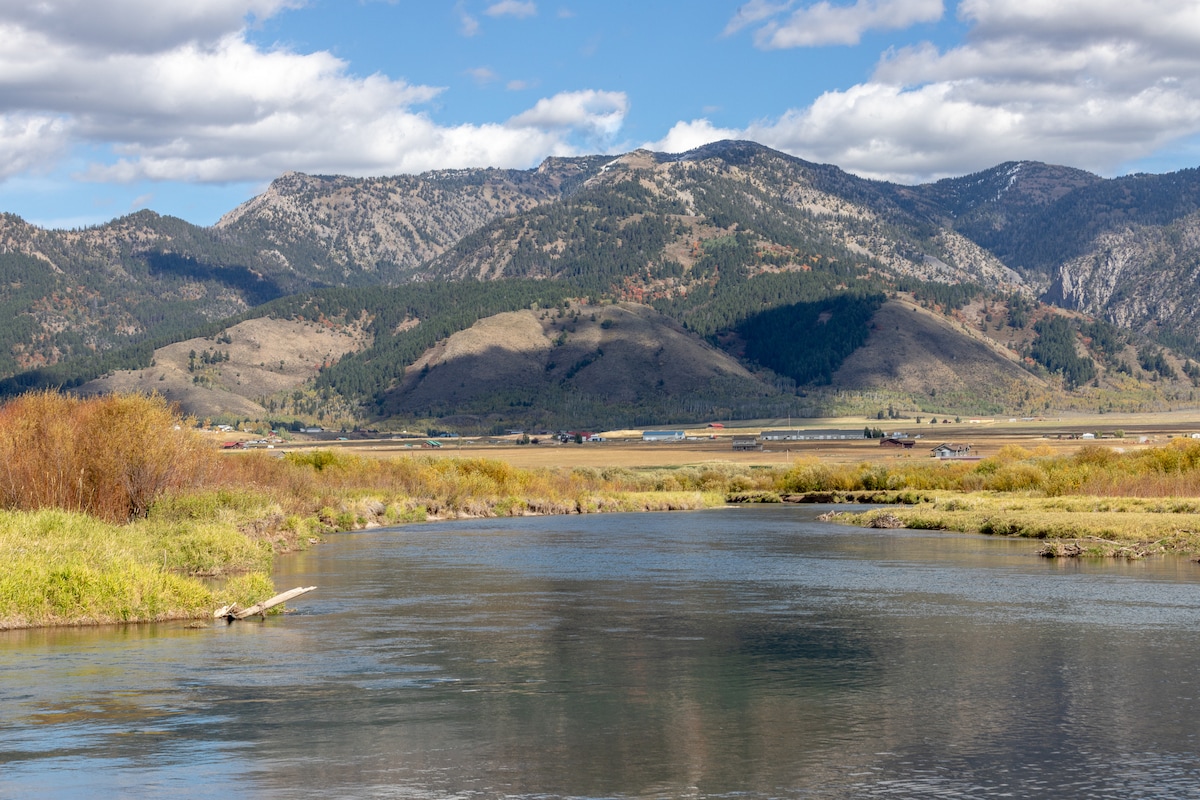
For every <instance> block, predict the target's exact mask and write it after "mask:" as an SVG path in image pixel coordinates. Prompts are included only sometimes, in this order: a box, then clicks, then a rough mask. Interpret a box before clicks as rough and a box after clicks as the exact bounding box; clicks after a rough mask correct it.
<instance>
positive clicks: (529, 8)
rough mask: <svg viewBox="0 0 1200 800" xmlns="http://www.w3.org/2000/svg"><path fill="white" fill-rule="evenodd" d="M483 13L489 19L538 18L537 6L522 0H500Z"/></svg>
mask: <svg viewBox="0 0 1200 800" xmlns="http://www.w3.org/2000/svg"><path fill="white" fill-rule="evenodd" d="M483 13H485V14H487V15H488V16H489V17H518V18H521V17H533V16H537V4H536V3H533V2H531V1H530V2H521V0H500V2H498V3H492V4H491V5H490V6H488V7H487V10H485V11H484V12H483Z"/></svg>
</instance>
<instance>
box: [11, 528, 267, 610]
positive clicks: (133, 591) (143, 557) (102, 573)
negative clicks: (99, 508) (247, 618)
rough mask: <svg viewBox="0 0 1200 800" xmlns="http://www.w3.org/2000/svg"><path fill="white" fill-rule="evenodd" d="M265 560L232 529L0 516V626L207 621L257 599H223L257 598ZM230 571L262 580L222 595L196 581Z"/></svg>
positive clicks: (246, 582) (232, 587)
mask: <svg viewBox="0 0 1200 800" xmlns="http://www.w3.org/2000/svg"><path fill="white" fill-rule="evenodd" d="M270 561H271V552H270V550H269V548H268V547H266V546H265V545H261V544H257V543H254V542H252V541H250V540H249V539H247V537H246V536H244V535H243V534H241V533H240V532H238V530H237V529H236V528H235V527H233V526H231V525H223V524H219V523H211V522H209V523H191V524H179V523H170V524H167V523H163V522H158V521H141V522H136V523H132V524H129V525H110V524H108V523H105V522H101V521H99V520H97V519H95V518H94V517H89V516H86V515H84V514H78V513H72V512H67V511H59V510H46V511H36V512H12V511H0V628H15V627H33V626H43V625H86V624H97V623H108V622H151V621H158V620H167V619H190V618H198V617H205V616H207V615H209V614H211V613H212V609H213V608H215V607H216V606H217V605H220V604H221V603H222V602H232V601H233V600H237V601H238V602H241V603H247V602H251V603H252V602H255V601H256V600H259V599H262V596H255V597H245V596H233V597H231V596H230V595H233V594H236V593H238V592H245V591H248V590H251V589H253V590H254V591H255V592H256V593H257V594H258V595H261V594H262V593H263V592H264V591H265V590H264V587H263V583H262V581H263V580H265V581H266V583H267V584H268V585H269V583H270V579H269V578H268V577H266V575H265V571H266V570H268V569H269V568H270ZM231 573H246V574H247V575H259V576H261V577H260V578H258V579H254V578H245V579H244V580H243V581H242V582H240V583H238V582H232V583H231V585H227V586H226V588H225V589H224V590H222V591H221V592H214V591H213V590H212V589H210V588H209V587H208V586H207V585H206V584H205V582H204V581H202V580H201V579H200V577H199V576H202V575H221V574H231ZM255 581H256V583H255ZM255 587H257V588H255ZM268 596H269V595H268ZM227 598H228V599H227Z"/></svg>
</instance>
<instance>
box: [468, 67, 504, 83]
mask: <svg viewBox="0 0 1200 800" xmlns="http://www.w3.org/2000/svg"><path fill="white" fill-rule="evenodd" d="M467 74H468V75H470V76H471V77H472V78H474V79H475V82H476V83H478V84H480V85H481V86H486V85H487V84H489V83H494V82H495V81H496V80H498V79H499V78H500V76H499V75H497V74H496V71H495V70H494V69H492V68H491V67H475V68H473V69H469V70H467Z"/></svg>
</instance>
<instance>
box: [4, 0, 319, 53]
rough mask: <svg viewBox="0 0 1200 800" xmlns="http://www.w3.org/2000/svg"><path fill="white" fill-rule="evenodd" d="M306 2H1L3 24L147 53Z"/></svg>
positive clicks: (230, 29)
mask: <svg viewBox="0 0 1200 800" xmlns="http://www.w3.org/2000/svg"><path fill="white" fill-rule="evenodd" d="M302 2H303V0H189V1H188V2H163V0H105V2H97V0H36V2H34V1H33V0H0V26H12V27H13V28H17V29H20V30H23V31H27V32H30V33H34V34H40V35H42V36H45V37H47V38H48V39H50V40H53V41H56V42H61V43H63V44H69V45H72V46H76V47H83V48H94V49H98V50H102V51H105V52H107V51H111V50H113V49H119V50H124V51H127V52H135V53H146V52H153V51H155V50H161V49H163V48H168V47H174V46H176V45H181V44H184V43H186V42H196V41H206V40H211V39H216V38H220V37H221V36H223V35H225V34H229V33H234V32H236V31H239V30H241V29H242V28H243V27H244V26H245V24H246V21H247V18H252V19H256V20H264V19H267V18H268V17H271V16H273V15H275V14H276V13H278V12H279V11H281V10H283V9H286V8H295V7H298V6H299V5H301V4H302Z"/></svg>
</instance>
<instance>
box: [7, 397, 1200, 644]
mask: <svg viewBox="0 0 1200 800" xmlns="http://www.w3.org/2000/svg"><path fill="white" fill-rule="evenodd" d="M864 493H865V494H864ZM789 495H808V496H810V497H812V496H817V497H822V498H824V500H825V501H829V500H830V499H836V498H838V497H843V498H851V497H858V498H860V499H861V498H863V497H864V496H865V497H869V498H871V501H872V502H891V503H896V505H890V506H888V507H887V508H886V509H882V510H876V511H872V512H869V513H868V514H865V515H849V516H845V517H843V519H844V521H847V522H852V523H855V524H861V525H882V524H887V525H902V526H907V527H912V528H925V529H936V530H951V531H964V532H981V533H991V534H999V535H1015V536H1027V537H1034V538H1038V539H1046V540H1047V541H1050V542H1052V543H1053V547H1054V548H1057V550H1056V554H1060V555H1108V556H1139V555H1148V554H1152V553H1181V554H1191V555H1195V554H1200V441H1192V440H1182V439H1181V440H1176V441H1174V442H1172V443H1170V444H1169V445H1167V446H1165V447H1155V448H1148V449H1142V450H1139V451H1137V452H1135V453H1120V452H1117V451H1115V450H1110V449H1106V448H1104V447H1100V446H1089V447H1084V448H1082V449H1080V450H1079V451H1078V452H1076V453H1074V454H1070V455H1062V454H1058V455H1056V454H1053V453H1049V452H1038V451H1032V452H1031V451H1026V450H1021V449H1020V448H1015V447H1007V448H1004V449H1003V450H1001V451H1000V453H999V454H997V455H996V456H995V457H993V458H989V459H984V460H982V461H976V462H936V461H932V460H930V461H920V462H917V461H906V462H898V463H895V464H883V463H878V462H876V463H870V464H867V463H863V464H829V463H824V462H822V461H820V460H817V459H809V460H804V461H800V462H798V463H795V464H791V465H788V466H787V467H778V468H769V467H767V468H764V467H754V466H750V465H739V464H705V465H684V466H679V467H660V468H653V469H636V468H632V467H614V468H596V467H576V468H567V467H563V468H556V469H551V468H519V467H514V466H512V465H510V464H507V463H504V462H501V461H494V460H488V459H482V458H463V459H455V458H446V457H431V456H426V455H420V454H416V453H412V454H407V455H403V456H398V457H396V458H392V459H379V458H371V457H359V456H355V455H353V454H349V453H333V452H329V451H307V452H297V453H289V454H286V455H282V456H281V455H279V454H277V453H269V452H265V451H258V452H251V453H238V454H229V453H221V452H219V451H218V450H217V449H216V448H215V447H213V446H212V445H211V444H207V443H204V442H203V441H202V440H201V439H200V438H199V437H198V435H197V434H196V432H195V431H194V429H193V426H192V424H191V422H190V421H189V420H184V419H180V418H178V417H176V416H175V415H174V414H173V413H172V411H171V409H170V407H169V406H168V405H167V404H166V403H165V401H163V400H162V399H161V398H158V397H133V396H117V397H106V398H93V399H87V400H80V399H74V398H69V397H62V396H59V395H52V394H48V393H43V394H35V395H28V396H26V397H23V398H19V399H18V400H16V401H13V402H12V403H9V404H8V405H6V406H4V407H3V408H0V507H2V508H4V509H6V510H5V511H3V512H0V629H3V628H12V627H28V626H41V625H62V624H90V623H102V622H134V621H151V620H163V619H186V618H197V617H205V616H207V615H208V614H210V613H211V611H212V609H213V608H215V607H216V606H219V605H224V604H226V603H229V602H233V601H237V602H239V603H241V604H243V605H249V604H252V603H254V602H256V601H257V600H261V599H263V598H264V597H266V596H269V595H270V594H272V593H273V590H274V587H272V586H271V582H270V578H269V573H270V567H271V560H272V558H273V556H274V555H275V554H278V553H281V552H287V551H289V550H294V549H297V548H303V547H307V546H309V545H310V544H313V543H316V542H318V541H320V540H321V539H322V538H323V537H325V536H327V535H330V534H332V533H336V532H339V531H351V530H356V529H361V528H365V527H370V526H375V525H392V524H399V523H405V522H419V521H425V520H433V519H448V518H458V517H486V516H522V515H535V514H537V515H541V514H575V513H594V512H609V511H664V510H682V509H699V508H706V507H711V506H715V505H720V504H722V503H724V502H726V500H727V499H736V500H740V501H743V502H769V501H778V500H780V499H781V498H784V497H788V496H789ZM885 515H886V518H885ZM212 578H221V579H223V582H222V583H221V588H219V589H214V588H213V586H214V585H215V584H214V582H213V581H212V580H211V579H212ZM282 588H287V587H282Z"/></svg>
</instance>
